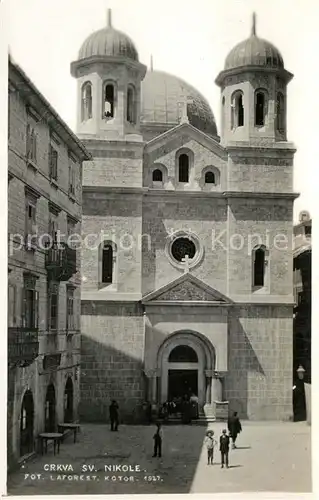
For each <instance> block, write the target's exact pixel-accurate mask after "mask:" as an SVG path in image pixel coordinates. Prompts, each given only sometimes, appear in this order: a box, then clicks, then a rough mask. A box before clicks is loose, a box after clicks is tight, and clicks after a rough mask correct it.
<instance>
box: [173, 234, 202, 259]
mask: <svg viewBox="0 0 319 500" xmlns="http://www.w3.org/2000/svg"><path fill="white" fill-rule="evenodd" d="M171 252H172V256H173V257H174V259H175V260H177V261H178V262H183V260H184V259H185V257H186V255H188V257H189V258H190V259H193V258H194V256H195V253H196V246H195V243H194V242H193V241H192V240H190V239H189V238H177V239H176V240H175V241H173V243H172V248H171Z"/></svg>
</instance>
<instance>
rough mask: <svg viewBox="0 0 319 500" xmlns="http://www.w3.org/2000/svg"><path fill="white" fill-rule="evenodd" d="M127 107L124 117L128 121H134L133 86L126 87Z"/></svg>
mask: <svg viewBox="0 0 319 500" xmlns="http://www.w3.org/2000/svg"><path fill="white" fill-rule="evenodd" d="M126 105H127V109H126V119H127V121H128V122H130V123H135V121H136V119H135V91H134V89H133V87H129V88H128V89H127V103H126Z"/></svg>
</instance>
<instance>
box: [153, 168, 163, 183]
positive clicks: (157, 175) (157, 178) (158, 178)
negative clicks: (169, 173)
mask: <svg viewBox="0 0 319 500" xmlns="http://www.w3.org/2000/svg"><path fill="white" fill-rule="evenodd" d="M153 182H163V172H162V171H161V170H160V169H159V168H157V169H156V170H154V171H153Z"/></svg>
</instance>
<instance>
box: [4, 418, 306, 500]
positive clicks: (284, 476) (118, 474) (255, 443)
mask: <svg viewBox="0 0 319 500" xmlns="http://www.w3.org/2000/svg"><path fill="white" fill-rule="evenodd" d="M211 427H212V428H213V429H214V430H215V434H216V437H218V436H219V434H220V432H221V429H222V427H223V424H221V423H216V424H214V425H211ZM205 432H206V428H205V427H199V426H194V425H193V426H167V427H164V447H163V457H162V458H161V459H159V458H152V446H153V440H152V436H153V434H154V427H153V426H152V427H143V426H124V425H123V426H121V427H120V429H119V432H117V433H116V432H110V431H109V429H108V427H106V426H102V425H83V426H82V432H81V434H80V435H79V439H78V442H77V443H76V444H74V443H73V437H72V436H69V437H68V438H67V439H66V441H65V442H64V443H63V444H62V446H61V451H60V454H59V455H56V456H54V455H53V451H51V450H49V453H48V454H47V455H45V456H43V457H39V456H38V457H36V458H35V459H34V460H33V461H30V462H27V463H25V464H24V465H23V466H22V467H21V469H20V470H19V471H17V472H15V473H13V474H11V475H10V476H9V478H8V493H9V494H11V495H22V494H24V495H37V494H39V495H40V494H41V495H44V494H56V495H62V494H63V495H65V494H107V493H117V494H125V493H127V494H128V493H130V494H132V493H136V494H138V493H214V492H242V491H287V492H310V491H311V472H310V470H311V466H310V464H311V453H310V427H308V426H307V425H306V424H305V423H303V422H302V423H267V422H264V423H257V422H247V423H245V422H244V423H243V433H242V434H241V435H240V436H239V439H238V449H237V450H234V451H231V452H230V466H231V467H230V468H229V469H221V468H220V456H219V453H217V454H216V457H215V459H216V463H215V464H214V465H210V466H208V465H207V464H206V450H205V449H204V448H203V438H204V435H205ZM46 464H47V465H46ZM50 464H51V466H52V464H55V465H57V464H59V465H64V466H67V465H69V467H68V469H69V470H68V471H64V472H63V471H51V472H49V471H46V470H45V469H46V468H48V466H49V465H50ZM89 465H91V466H92V471H91V472H88V466H89ZM112 465H114V466H116V465H122V467H123V468H125V467H124V466H125V465H126V466H129V465H131V467H132V468H133V469H134V468H136V469H140V471H138V470H137V471H136V472H133V471H132V472H129V471H115V472H109V471H105V466H112ZM70 466H72V468H73V471H71V467H70ZM85 468H86V470H85ZM32 474H33V475H34V476H32ZM37 475H39V476H37ZM88 478H90V479H88Z"/></svg>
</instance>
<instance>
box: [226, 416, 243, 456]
mask: <svg viewBox="0 0 319 500" xmlns="http://www.w3.org/2000/svg"><path fill="white" fill-rule="evenodd" d="M228 431H229V435H230V436H231V438H232V442H233V446H232V448H233V449H235V448H236V444H235V443H236V439H237V436H238V434H239V433H240V432H241V423H240V420H239V418H238V416H237V411H234V414H233V416H232V417H229V419H228Z"/></svg>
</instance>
